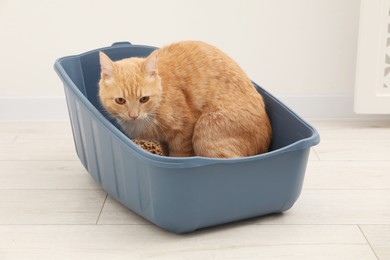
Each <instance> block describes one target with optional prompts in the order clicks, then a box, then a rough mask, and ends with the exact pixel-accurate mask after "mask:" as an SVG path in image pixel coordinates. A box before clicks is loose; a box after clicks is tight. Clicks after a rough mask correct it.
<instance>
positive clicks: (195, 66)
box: [99, 41, 272, 158]
mask: <svg viewBox="0 0 390 260" xmlns="http://www.w3.org/2000/svg"><path fill="white" fill-rule="evenodd" d="M100 65H101V79H100V82H99V88H100V89H99V97H100V101H101V103H102V105H103V107H104V108H105V109H106V110H107V111H108V112H109V114H111V115H112V116H113V117H115V118H116V119H117V120H118V122H119V123H120V125H121V126H122V128H123V130H124V131H125V133H127V135H128V136H129V137H131V138H136V139H144V140H155V141H158V142H159V143H160V144H161V147H162V149H163V152H164V155H167V156H177V157H182V156H195V155H198V156H204V157H213V158H235V157H245V156H250V155H255V154H259V153H264V152H267V151H268V147H269V145H270V142H271V136H272V130H271V125H270V122H269V119H268V116H267V114H266V111H265V106H264V102H263V98H262V97H261V95H260V94H259V93H258V92H257V91H256V89H255V88H254V87H253V85H252V82H251V81H250V79H249V78H248V77H247V75H246V74H245V73H244V71H243V70H242V69H241V68H240V67H239V65H238V64H237V63H236V62H235V61H233V60H232V59H231V58H230V57H228V56H227V55H226V54H224V53H223V52H222V51H220V50H218V49H217V48H215V47H213V46H211V45H208V44H206V43H202V42H196V41H186V42H179V43H175V44H171V45H169V46H166V47H164V48H161V49H159V50H155V51H154V52H152V53H151V54H150V55H149V56H148V57H146V58H127V59H123V60H120V61H116V62H113V61H111V60H110V58H109V57H108V56H107V55H105V54H104V53H103V52H100Z"/></svg>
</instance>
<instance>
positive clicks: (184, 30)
mask: <svg viewBox="0 0 390 260" xmlns="http://www.w3.org/2000/svg"><path fill="white" fill-rule="evenodd" d="M359 2H360V1H358V0H294V1H293V0H136V1H135V0H131V1H129V0H123V1H121V0H110V1H101V0H90V1H82V0H63V1H54V0H35V1H29V0H24V1H23V0H0V35H1V36H0V47H1V50H0V77H1V80H0V102H2V100H3V105H4V100H7V99H8V101H9V97H23V98H28V99H34V98H38V97H39V98H41V97H44V98H50V97H58V96H63V90H62V84H61V82H60V81H59V79H58V77H57V75H56V74H55V72H54V70H53V68H52V67H53V63H54V61H55V59H57V58H59V57H62V56H66V55H70V54H78V53H81V52H84V51H88V50H92V49H95V48H99V47H104V46H107V45H110V44H111V43H112V42H115V41H131V42H132V43H137V44H147V45H155V46H161V45H165V44H168V43H170V42H174V41H180V40H186V39H197V40H203V41H206V42H209V43H212V44H214V45H216V46H218V47H219V48H221V49H222V50H224V51H225V52H226V53H228V54H229V55H230V56H232V57H233V58H234V59H236V60H237V61H238V62H239V64H241V66H242V67H243V68H244V69H245V70H246V71H247V73H248V74H249V75H250V77H251V78H252V79H253V80H254V81H255V82H257V83H259V84H260V85H262V86H263V87H265V88H266V89H268V90H269V91H270V92H271V93H273V94H275V95H276V96H279V97H282V98H283V97H286V98H287V99H288V97H294V96H299V97H302V96H304V97H307V96H309V97H310V96H313V97H317V98H318V97H319V96H326V97H333V96H336V97H340V96H342V97H348V98H349V97H352V95H353V84H354V75H355V74H354V70H355V60H356V46H357V31H358V18H359ZM348 100H349V99H348ZM0 108H1V104H0ZM351 111H352V107H351ZM1 113H3V114H4V113H5V112H4V111H0V118H1Z"/></svg>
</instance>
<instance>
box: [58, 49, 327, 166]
mask: <svg viewBox="0 0 390 260" xmlns="http://www.w3.org/2000/svg"><path fill="white" fill-rule="evenodd" d="M129 47H130V48H151V49H156V47H153V46H148V45H132V44H131V43H129V42H119V43H114V44H112V45H111V46H108V47H103V48H98V49H95V50H91V51H87V52H83V53H81V54H76V55H69V56H64V57H61V58H58V59H57V60H56V61H55V64H54V70H55V71H56V73H57V74H58V76H59V77H60V78H61V80H62V81H63V84H64V87H68V89H70V90H71V91H72V92H73V94H75V95H76V96H77V97H78V98H79V100H80V101H81V102H82V103H83V105H85V106H86V107H87V108H88V110H89V111H90V112H91V113H92V114H93V115H94V116H95V118H96V119H97V120H99V121H100V122H101V123H102V125H103V126H104V127H105V128H106V129H108V130H110V131H112V133H113V134H114V135H115V136H116V137H117V138H119V139H120V140H121V141H122V142H123V144H125V145H126V147H128V148H130V149H131V150H133V151H134V152H135V153H134V154H135V155H136V156H137V157H138V158H140V159H142V160H145V161H148V162H149V163H151V164H154V165H158V166H160V167H167V168H171V167H172V168H173V167H175V168H191V167H200V166H206V165H211V164H220V163H245V162H250V161H255V160H262V159H265V158H268V157H273V156H276V155H280V154H282V153H287V152H293V151H297V150H302V149H306V148H309V147H311V146H314V145H317V144H318V143H319V142H320V135H319V133H318V131H317V130H316V129H315V128H314V127H313V126H311V125H310V124H309V123H307V122H306V121H305V120H304V119H302V118H301V117H300V116H299V115H298V114H297V113H295V112H294V111H293V110H292V109H291V108H289V107H288V106H286V105H285V104H284V103H282V102H281V101H280V100H279V99H277V98H276V97H274V96H273V95H272V94H271V93H269V92H268V91H266V90H265V89H263V88H262V87H260V86H259V85H258V84H256V83H255V82H253V81H252V83H253V85H254V87H255V88H257V89H260V90H261V91H262V93H263V94H262V95H267V96H268V98H270V99H272V100H273V101H274V102H277V103H278V105H280V106H282V107H283V108H284V109H285V110H287V112H289V113H290V114H291V115H292V116H293V117H294V118H295V119H296V120H298V121H299V122H300V123H301V124H303V125H304V126H305V127H307V128H308V129H309V130H310V131H311V135H310V136H309V137H306V138H302V139H300V140H297V141H295V142H293V143H291V144H289V145H286V146H283V147H281V148H278V149H275V150H273V151H270V152H267V153H263V154H257V155H252V156H247V157H243V158H207V157H201V156H192V157H168V156H160V155H155V154H152V153H150V152H147V151H145V150H143V149H142V148H140V147H138V145H136V144H135V143H134V142H133V141H131V140H130V138H129V137H128V136H126V135H125V134H124V133H123V132H121V131H120V130H119V129H118V128H117V127H115V126H114V125H113V124H112V123H111V122H110V121H109V120H108V119H107V118H106V117H104V116H103V114H102V113H100V112H99V110H98V109H97V108H96V107H95V106H94V105H93V104H92V103H91V102H90V101H89V100H88V98H87V97H86V96H85V95H84V94H83V93H82V92H81V91H80V90H79V88H78V87H77V86H76V85H75V83H74V82H73V80H72V79H71V78H70V77H69V76H68V74H67V72H66V71H65V69H64V68H63V66H62V62H63V61H65V60H68V59H75V58H77V59H79V60H80V59H81V58H82V57H83V56H86V55H89V54H93V53H96V52H99V51H104V50H110V49H113V48H129ZM65 82H66V84H65ZM66 98H68V97H66Z"/></svg>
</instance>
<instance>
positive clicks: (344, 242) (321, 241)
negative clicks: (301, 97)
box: [0, 121, 390, 260]
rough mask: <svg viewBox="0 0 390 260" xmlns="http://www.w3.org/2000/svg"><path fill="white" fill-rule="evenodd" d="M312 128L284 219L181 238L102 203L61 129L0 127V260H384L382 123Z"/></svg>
mask: <svg viewBox="0 0 390 260" xmlns="http://www.w3.org/2000/svg"><path fill="white" fill-rule="evenodd" d="M312 123H313V125H314V126H315V127H316V128H317V129H318V131H319V132H320V134H321V138H322V141H321V144H320V145H319V146H316V147H315V148H314V149H313V150H312V153H311V157H310V161H309V164H308V168H307V173H306V179H305V184H304V188H303V191H302V194H301V197H300V198H299V200H298V201H297V203H296V204H295V205H294V206H293V208H292V209H290V210H289V211H287V212H285V213H284V214H280V215H274V216H268V217H263V218H257V219H253V220H249V221H243V222H239V223H235V224H229V225H224V226H220V227H216V228H209V229H206V230H201V231H197V232H194V233H190V234H186V235H175V234H171V233H168V232H165V231H163V230H161V229H160V228H157V227H155V226H154V225H152V224H150V223H148V222H146V221H145V220H143V219H142V218H140V217H138V216H136V215H135V214H133V213H131V212H130V211H128V210H127V209H126V208H124V207H122V206H120V205H119V204H118V203H116V202H115V201H114V200H113V199H112V198H110V196H107V194H106V193H105V192H104V191H103V190H102V189H101V188H100V187H99V186H98V185H96V184H95V183H94V181H93V180H92V178H91V177H90V176H89V175H88V173H87V172H86V171H85V170H84V169H83V167H82V166H81V164H80V162H79V161H78V158H77V156H76V153H75V150H74V147H73V139H72V136H71V130H70V125H69V123H67V122H52V123H41V122H33V123H15V122H14V123H5V122H4V123H0V259H1V260H8V259H12V260H14V259H29V260H31V259H39V260H42V259H50V260H52V259H83V260H84V259H104V260H112V259H289V260H291V259H299V260H301V259H332V260H333V259H342V260H346V259H353V260H356V259H364V260H369V259H390V121H387V122H386V121H382V122H381V121H376V122H373V121H370V122H367V121H366V122H362V121H348V122H341V121H312Z"/></svg>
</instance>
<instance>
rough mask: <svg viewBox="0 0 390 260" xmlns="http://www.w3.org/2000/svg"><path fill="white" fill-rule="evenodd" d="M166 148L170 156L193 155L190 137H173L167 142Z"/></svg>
mask: <svg viewBox="0 0 390 260" xmlns="http://www.w3.org/2000/svg"><path fill="white" fill-rule="evenodd" d="M168 150H169V156H171V157H189V156H194V155H195V153H194V148H193V146H192V139H191V138H185V139H184V138H180V137H177V138H175V139H174V140H172V141H171V142H170V143H169V144H168Z"/></svg>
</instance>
